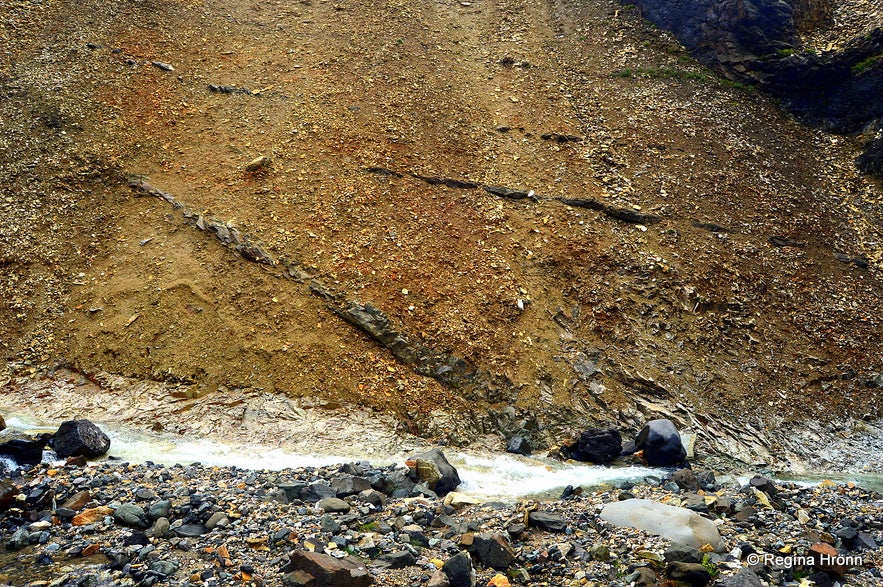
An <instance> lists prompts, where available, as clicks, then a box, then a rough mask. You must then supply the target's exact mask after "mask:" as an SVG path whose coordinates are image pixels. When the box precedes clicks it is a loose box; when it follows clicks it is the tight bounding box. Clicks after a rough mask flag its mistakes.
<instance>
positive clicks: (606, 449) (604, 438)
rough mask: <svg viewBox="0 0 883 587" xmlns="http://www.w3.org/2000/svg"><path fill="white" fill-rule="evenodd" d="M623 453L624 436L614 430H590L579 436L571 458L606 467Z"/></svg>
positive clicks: (572, 449)
mask: <svg viewBox="0 0 883 587" xmlns="http://www.w3.org/2000/svg"><path fill="white" fill-rule="evenodd" d="M621 452H622V436H621V435H620V434H619V432H617V431H616V430H614V429H613V428H606V429H601V428H589V429H588V430H586V431H585V432H583V433H582V434H580V435H579V440H577V442H576V445H575V446H573V447H571V448H570V456H571V457H573V458H574V459H576V460H578V461H584V462H587V463H598V464H603V465H606V464H607V463H609V462H610V461H612V460H613V459H615V458H616V457H618V456H619V455H620V453H621Z"/></svg>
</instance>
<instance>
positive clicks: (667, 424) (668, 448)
mask: <svg viewBox="0 0 883 587" xmlns="http://www.w3.org/2000/svg"><path fill="white" fill-rule="evenodd" d="M634 446H635V450H641V451H644V460H646V461H647V462H648V463H649V464H650V465H653V466H655V467H668V466H672V465H678V464H681V463H683V462H684V459H686V458H687V449H685V448H684V445H683V443H682V442H681V435H680V434H679V433H678V430H677V428H676V427H675V425H674V423H672V421H671V420H666V419H659V420H651V421H649V422H647V423H646V424H645V425H644V427H643V428H642V429H641V431H640V432H638V435H637V436H636V437H635V443H634Z"/></svg>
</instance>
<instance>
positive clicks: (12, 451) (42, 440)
mask: <svg viewBox="0 0 883 587" xmlns="http://www.w3.org/2000/svg"><path fill="white" fill-rule="evenodd" d="M46 442H47V437H38V438H37V439H34V440H28V439H25V438H14V439H12V440H10V441H7V442H4V443H3V444H0V457H5V458H7V459H12V460H13V461H15V463H16V464H17V465H18V466H20V467H25V466H33V465H36V464H38V463H39V462H40V461H41V460H43V447H45V446H46Z"/></svg>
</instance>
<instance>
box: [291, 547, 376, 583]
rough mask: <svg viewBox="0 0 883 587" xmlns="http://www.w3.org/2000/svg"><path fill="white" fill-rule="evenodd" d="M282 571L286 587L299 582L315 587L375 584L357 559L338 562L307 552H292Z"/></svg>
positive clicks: (330, 557) (331, 557)
mask: <svg viewBox="0 0 883 587" xmlns="http://www.w3.org/2000/svg"><path fill="white" fill-rule="evenodd" d="M282 571H283V572H284V573H286V577H285V579H283V583H284V584H286V585H296V584H298V581H299V582H300V584H309V585H312V586H314V587H367V586H368V585H371V584H372V583H374V577H372V576H371V574H370V573H369V572H368V569H367V567H365V565H364V564H362V562H361V561H360V560H359V559H356V558H354V557H347V558H342V559H337V558H334V557H333V556H329V555H327V554H320V553H318V552H309V551H307V550H295V551H294V552H292V553H291V555H290V560H289V562H288V564H287V565H285V567H284V568H283V569H282ZM304 579H306V581H304ZM309 579H312V582H310V581H309Z"/></svg>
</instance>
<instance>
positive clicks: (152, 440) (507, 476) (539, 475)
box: [0, 416, 665, 500]
mask: <svg viewBox="0 0 883 587" xmlns="http://www.w3.org/2000/svg"><path fill="white" fill-rule="evenodd" d="M6 424H7V426H8V428H7V430H6V431H4V432H3V433H2V434H0V435H8V434H10V433H14V432H32V433H33V432H38V431H39V432H42V431H46V432H52V431H53V430H54V429H53V428H52V427H51V426H48V425H46V424H45V423H43V422H39V421H37V420H34V419H30V418H27V417H23V416H10V417H9V418H8V419H7V420H6ZM97 424H98V425H99V426H100V427H101V429H102V430H104V432H105V433H106V434H107V435H108V436H109V437H110V439H111V449H110V452H109V454H110V455H112V456H114V457H118V458H120V459H122V460H123V461H127V462H132V463H141V462H144V461H153V462H155V463H161V464H164V465H174V464H177V463H180V464H184V465H189V464H192V463H195V462H199V463H202V464H203V465H206V466H222V467H223V466H235V467H240V468H245V469H263V470H280V469H287V468H298V467H321V466H326V465H334V464H339V463H345V462H352V461H357V460H367V461H370V462H371V464H372V465H375V466H386V465H390V464H397V463H401V462H403V461H404V460H405V458H407V456H409V455H410V454H414V451H409V452H407V453H406V452H402V453H399V454H381V453H379V452H378V451H376V450H372V451H370V452H369V451H368V450H365V449H366V448H368V447H361V450H362V452H357V449H358V448H359V447H356V446H354V445H352V444H351V445H350V447H349V448H350V450H342V449H341V447H340V446H338V447H334V448H332V449H331V450H330V451H329V452H328V453H314V454H303V453H298V452H291V451H286V450H285V448H284V447H277V446H272V447H271V446H266V445H261V444H251V445H236V446H234V445H230V444H225V443H223V442H219V441H216V440H212V439H209V438H183V437H180V436H177V435H173V434H163V433H154V432H143V431H138V430H134V429H131V428H125V427H119V426H115V425H113V424H107V423H101V422H98V423H97ZM335 449H336V450H335ZM444 453H445V456H446V457H447V458H448V460H450V461H451V463H452V464H453V465H454V466H455V467H456V468H457V471H458V473H459V475H460V478H461V480H462V484H461V485H460V487H459V489H458V491H460V492H463V493H466V494H468V495H470V496H472V497H475V498H477V499H480V500H491V499H498V500H513V499H519V498H525V497H542V496H549V497H554V496H557V494H559V493H560V492H561V490H562V489H563V488H564V487H566V486H567V485H573V486H574V487H576V486H583V487H596V486H599V485H605V484H609V483H613V482H615V481H618V480H625V479H628V480H633V481H637V480H640V479H643V478H644V477H646V476H648V475H654V476H661V475H663V474H664V473H665V471H664V470H663V469H651V468H647V467H634V466H633V467H600V466H592V465H583V464H578V463H562V462H559V461H555V460H551V459H544V458H536V457H523V456H520V455H511V454H495V453H487V454H478V453H474V452H467V451H459V450H457V449H452V448H444Z"/></svg>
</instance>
